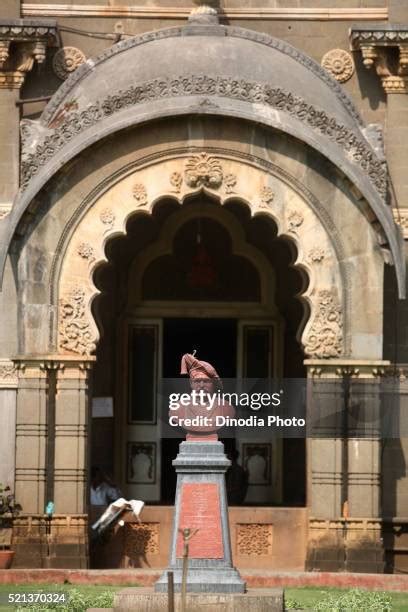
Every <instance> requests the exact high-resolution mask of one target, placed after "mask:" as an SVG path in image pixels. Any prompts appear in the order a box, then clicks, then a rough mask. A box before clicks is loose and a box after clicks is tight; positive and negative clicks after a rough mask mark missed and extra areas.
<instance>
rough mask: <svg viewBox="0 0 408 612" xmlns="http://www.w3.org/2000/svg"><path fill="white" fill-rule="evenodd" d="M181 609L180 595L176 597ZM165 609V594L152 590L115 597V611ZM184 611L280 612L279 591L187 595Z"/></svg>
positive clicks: (155, 611) (131, 590)
mask: <svg viewBox="0 0 408 612" xmlns="http://www.w3.org/2000/svg"><path fill="white" fill-rule="evenodd" d="M175 608H176V610H178V609H180V595H176V596H175ZM167 609H168V602H167V594H166V593H154V592H153V589H144V588H128V589H123V591H119V592H118V593H116V594H115V600H114V611H115V612H122V610H123V611H124V610H140V612H162V611H163V610H167ZM187 610H194V612H248V610H251V612H282V610H284V605H283V590H282V589H256V590H250V591H248V592H247V593H245V594H242V593H239V594H238V593H211V594H210V593H188V594H187Z"/></svg>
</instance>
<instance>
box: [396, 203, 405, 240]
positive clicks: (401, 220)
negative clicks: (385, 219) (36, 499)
mask: <svg viewBox="0 0 408 612" xmlns="http://www.w3.org/2000/svg"><path fill="white" fill-rule="evenodd" d="M393 214H394V220H395V223H397V224H398V225H399V226H400V228H401V229H402V235H403V236H404V239H405V240H408V209H407V208H398V209H396V208H395V209H394V210H393Z"/></svg>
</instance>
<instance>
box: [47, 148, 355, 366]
mask: <svg viewBox="0 0 408 612" xmlns="http://www.w3.org/2000/svg"><path fill="white" fill-rule="evenodd" d="M176 172H177V173H178V174H180V175H181V176H182V177H186V176H187V177H189V178H190V179H191V176H192V173H195V174H194V177H195V178H194V180H193V182H192V183H190V184H189V183H188V181H187V180H183V182H182V184H181V185H180V193H179V194H175V193H174V188H173V183H172V177H173V176H174V174H175V173H176ZM231 175H233V176H234V177H236V183H235V185H234V190H235V193H236V196H235V197H239V198H240V200H242V201H244V202H246V203H247V205H248V206H249V207H250V209H251V211H252V214H266V215H269V216H271V217H272V218H273V220H274V221H275V223H276V225H277V227H278V235H280V236H286V237H287V238H288V239H289V240H292V241H293V242H294V243H295V245H296V248H297V252H298V254H299V255H298V260H297V261H296V264H295V265H299V266H301V268H302V269H303V270H305V271H306V273H307V274H308V275H309V279H310V283H309V286H308V289H307V291H306V292H305V293H304V294H303V296H302V299H303V300H305V301H306V302H307V303H308V304H309V307H310V311H311V316H310V319H309V321H308V323H307V324H306V326H305V329H304V331H303V335H302V342H303V345H304V346H305V347H306V348H309V350H308V354H309V355H310V356H314V357H322V358H327V357H339V356H340V355H343V354H344V339H343V327H344V326H343V319H344V311H343V306H342V299H343V291H344V285H343V280H342V275H341V271H340V266H339V262H338V257H337V255H336V252H335V249H334V248H333V243H332V240H331V237H330V236H329V234H328V232H327V231H325V229H324V228H323V226H322V223H321V221H320V219H319V217H318V216H317V215H316V214H315V213H314V212H313V210H312V209H311V208H310V206H308V204H307V203H306V202H305V201H304V200H303V199H302V198H300V197H299V195H298V194H296V192H294V191H293V190H292V189H291V188H290V187H289V186H288V185H287V184H285V183H283V182H282V181H279V180H278V179H277V178H276V177H271V176H270V175H269V174H268V173H267V172H265V171H262V170H260V169H258V168H256V167H254V166H253V165H249V164H245V163H243V162H242V161H237V160H235V159H234V160H233V159H225V158H222V157H220V156H215V155H213V154H211V153H208V152H201V153H199V154H190V155H185V156H183V157H181V158H173V159H166V160H164V161H162V162H159V163H154V164H150V165H148V166H146V167H145V168H142V169H140V170H138V171H136V172H134V173H133V174H129V175H128V176H126V177H124V178H122V180H121V181H119V182H117V183H115V184H114V185H113V186H111V187H110V189H108V190H107V191H106V192H105V193H104V194H103V195H102V197H100V198H99V199H98V200H97V201H96V202H95V203H94V204H93V206H92V208H90V209H88V211H87V212H85V213H84V214H83V216H82V218H81V219H80V221H79V222H78V223H77V224H76V228H75V233H74V235H73V236H72V237H71V239H70V240H69V243H68V244H67V245H66V248H65V252H64V258H63V263H62V267H61V271H60V278H59V290H58V294H59V323H58V335H59V339H58V347H57V350H58V352H59V353H68V354H80V355H89V354H90V353H91V352H92V351H93V350H94V348H95V346H96V343H97V341H98V337H99V336H98V329H97V327H96V323H95V321H94V319H93V316H92V313H91V303H92V300H93V298H94V297H95V295H97V293H98V290H97V289H96V287H95V285H94V283H93V279H92V274H93V270H94V268H95V267H96V266H98V265H99V264H100V263H102V262H104V261H106V255H105V250H104V245H105V244H106V241H107V240H108V239H109V238H110V237H113V236H117V235H120V234H125V233H126V220H127V219H128V218H129V215H130V214H134V213H137V212H139V211H141V212H143V213H144V214H146V213H151V211H152V209H153V207H154V204H155V202H157V201H158V200H159V199H161V198H163V197H172V198H176V199H177V200H178V202H179V203H180V204H182V203H183V201H184V199H185V198H186V197H188V196H190V195H193V194H195V193H200V192H202V191H205V192H206V193H208V194H209V195H212V196H213V197H214V198H216V199H217V200H218V201H219V202H220V204H221V205H222V204H224V203H225V202H226V201H227V200H229V199H231V197H234V194H232V195H231V194H230V180H229V179H230V177H231ZM135 184H136V185H137V186H138V193H143V200H142V201H141V202H140V201H139V202H136V201H135V198H134V188H135ZM254 184H256V185H260V191H259V193H255V194H254V193H253V191H252V188H251V187H250V186H251V185H254ZM267 188H269V189H270V190H271V191H270V192H269V191H268V193H271V194H272V193H273V198H272V197H270V198H268V201H267V202H266V201H265V198H264V193H265V192H266V189H267ZM288 201H290V202H291V206H290V208H288V207H287V202H288ZM113 203H114V204H113ZM105 219H106V220H108V221H109V222H105ZM316 242H317V243H318V244H320V245H321V246H322V247H323V248H324V249H325V252H326V253H327V259H326V265H325V266H321V265H320V264H319V262H315V261H313V260H310V259H309V258H308V253H309V251H310V248H312V246H313V245H314V244H315V243H316ZM78 244H80V245H82V244H87V245H90V246H91V247H92V258H84V257H83V256H81V254H80V253H78ZM317 288H318V289H317ZM327 296H329V303H328V304H327ZM325 315H327V316H328V319H329V321H326V317H325ZM328 327H330V330H328ZM328 336H330V342H329V344H330V348H329V350H328V349H327V342H328V341H327V338H328Z"/></svg>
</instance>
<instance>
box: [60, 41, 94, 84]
mask: <svg viewBox="0 0 408 612" xmlns="http://www.w3.org/2000/svg"><path fill="white" fill-rule="evenodd" d="M85 61H86V57H85V53H83V52H82V51H81V49H77V47H63V48H62V49H59V50H58V51H57V52H56V54H55V55H54V57H53V60H52V68H53V70H54V72H55V74H56V75H57V77H59V78H60V79H61V80H62V81H65V79H67V78H68V77H69V75H70V74H71V72H74V70H76V69H77V68H79V66H81V64H83V63H84V62H85Z"/></svg>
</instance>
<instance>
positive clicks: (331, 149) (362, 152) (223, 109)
mask: <svg viewBox="0 0 408 612" xmlns="http://www.w3.org/2000/svg"><path fill="white" fill-rule="evenodd" d="M203 50H205V52H203ZM192 114H193V115H218V116H224V117H234V118H239V119H241V120H246V121H253V122H256V123H257V124H258V125H259V124H261V125H265V126H271V127H273V128H275V129H278V130H280V131H283V132H285V133H287V134H289V135H292V136H294V137H296V138H297V139H299V140H300V141H303V142H304V143H306V144H307V145H309V146H310V147H312V148H313V149H315V150H316V151H318V152H319V153H321V154H322V155H323V156H325V157H326V158H327V159H329V160H330V161H331V162H332V163H333V164H334V165H335V166H336V167H337V168H338V169H339V170H340V171H341V173H343V174H344V175H346V176H347V177H348V178H349V180H350V181H351V182H352V184H354V185H355V186H356V187H357V189H358V191H359V192H360V193H361V194H362V197H363V198H365V199H366V201H367V202H368V205H369V207H371V210H372V213H373V215H371V216H372V217H373V216H374V218H375V219H376V220H377V221H378V225H379V226H381V227H382V233H383V235H384V236H385V240H384V241H383V242H384V246H385V248H389V249H390V250H391V252H392V257H393V261H394V264H395V266H396V271H397V277H398V282H399V289H400V294H401V295H403V294H404V291H405V284H404V283H405V267H404V264H403V255H402V246H401V239H400V235H399V232H398V230H397V228H396V225H395V223H394V220H393V217H392V214H391V210H390V208H389V207H388V206H387V204H386V202H385V199H386V192H387V172H386V167H385V164H384V160H383V159H382V158H381V156H379V155H378V154H377V152H376V149H375V148H374V146H373V145H372V143H371V142H370V139H369V138H368V137H367V134H368V132H367V131H366V130H365V129H364V126H363V124H362V121H361V118H360V117H359V115H358V113H357V111H356V110H355V108H354V106H353V104H352V102H351V101H350V99H349V98H348V96H347V95H346V93H345V92H344V90H343V89H342V87H341V86H340V85H339V84H338V83H337V82H336V81H335V80H334V79H332V78H331V77H330V75H329V74H328V73H327V72H326V71H325V70H323V69H322V68H321V67H320V66H319V65H318V64H317V63H316V62H314V61H313V60H312V59H311V58H309V57H307V56H305V55H304V54H303V53H302V52H300V51H298V50H297V49H294V48H293V47H291V46H290V45H288V44H287V43H285V42H283V41H281V40H278V39H274V38H271V37H269V36H267V35H265V34H260V33H257V32H253V31H250V30H243V29H240V28H235V27H226V26H222V25H212V26H207V27H205V28H201V26H199V25H191V24H190V25H187V26H186V27H177V28H169V29H165V30H158V31H155V32H151V33H148V34H144V35H142V36H137V37H134V38H131V39H128V40H125V41H122V42H120V43H118V44H117V45H114V46H113V47H112V48H110V49H109V50H107V51H105V52H104V53H103V54H102V55H100V56H99V57H97V58H94V59H89V60H88V61H87V62H86V63H85V64H83V65H82V66H81V67H80V68H78V70H76V71H75V73H73V75H72V76H71V77H70V78H69V79H68V80H67V81H66V82H65V83H64V84H63V85H62V86H61V87H60V89H59V90H58V91H57V93H56V94H55V96H54V97H53V99H52V100H51V101H50V103H49V105H48V106H47V108H46V109H45V111H44V113H43V115H42V117H41V119H40V120H39V121H38V122H29V121H25V122H23V125H22V134H23V143H22V145H23V146H22V190H21V192H20V193H19V194H18V197H17V199H16V201H15V203H14V206H13V209H12V211H11V213H10V214H9V215H8V217H6V218H5V219H3V221H2V222H0V267H1V269H3V266H4V261H5V257H6V255H7V252H8V247H9V244H10V241H11V240H12V238H13V235H14V232H15V230H16V227H17V225H18V223H19V221H20V219H21V218H22V216H23V214H24V212H25V211H26V209H27V208H28V207H29V205H30V202H31V201H32V200H33V198H34V197H35V196H36V195H37V194H38V192H39V191H40V190H41V188H42V187H43V186H44V185H45V184H46V183H47V181H48V180H49V179H50V178H51V177H52V176H53V175H55V174H56V173H57V172H58V171H59V170H60V169H61V168H62V167H63V166H64V165H65V164H67V162H69V161H70V160H71V159H72V158H73V157H74V156H76V155H78V154H79V153H80V152H81V151H83V150H85V149H86V148H87V147H89V146H90V145H92V143H94V142H96V141H98V140H100V139H102V138H104V137H106V136H108V135H110V134H113V133H114V132H117V131H118V130H121V129H124V128H128V127H129V126H136V125H141V124H145V123H147V122H149V121H153V120H156V119H158V118H165V117H176V116H180V117H181V116H187V115H192Z"/></svg>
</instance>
